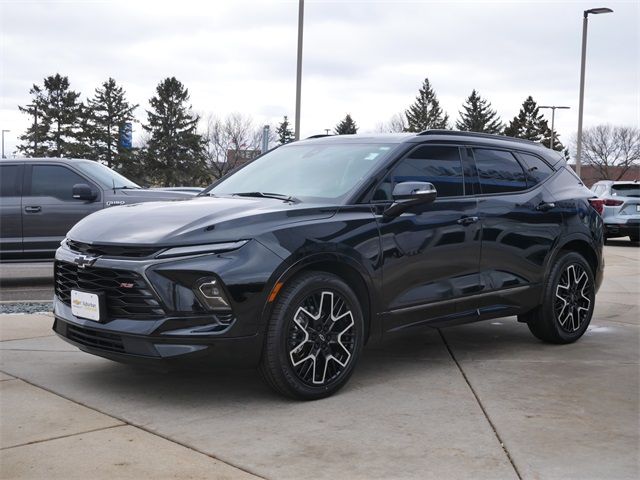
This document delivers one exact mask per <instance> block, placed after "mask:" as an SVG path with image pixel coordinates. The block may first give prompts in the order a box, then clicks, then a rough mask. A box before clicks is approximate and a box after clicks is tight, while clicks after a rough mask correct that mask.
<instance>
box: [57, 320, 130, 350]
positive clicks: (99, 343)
mask: <svg viewBox="0 0 640 480" xmlns="http://www.w3.org/2000/svg"><path fill="white" fill-rule="evenodd" d="M67 338H68V339H69V340H72V341H74V342H76V343H79V344H81V345H86V346H87V347H94V348H99V349H101V350H108V351H110V352H118V353H124V345H123V344H122V339H121V338H120V336H119V335H114V334H113V333H105V332H100V331H98V330H91V329H88V328H82V327H76V326H75V325H67Z"/></svg>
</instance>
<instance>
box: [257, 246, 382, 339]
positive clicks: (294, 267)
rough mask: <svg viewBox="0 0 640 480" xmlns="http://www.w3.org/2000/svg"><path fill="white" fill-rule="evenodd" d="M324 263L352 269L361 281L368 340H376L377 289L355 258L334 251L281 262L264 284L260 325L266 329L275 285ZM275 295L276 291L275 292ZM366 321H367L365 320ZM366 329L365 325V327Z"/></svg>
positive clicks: (377, 324) (368, 274)
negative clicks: (270, 300) (263, 302)
mask: <svg viewBox="0 0 640 480" xmlns="http://www.w3.org/2000/svg"><path fill="white" fill-rule="evenodd" d="M325 262H333V263H339V264H343V265H346V266H347V267H350V268H351V269H353V270H354V271H355V272H356V273H357V274H358V275H359V276H360V278H361V279H362V281H363V282H364V285H365V289H366V295H367V298H368V309H369V315H368V317H369V318H368V328H367V330H368V338H369V340H370V341H373V340H378V339H379V338H380V337H381V333H382V332H381V323H380V322H379V320H378V312H379V311H380V310H379V305H378V303H377V301H376V298H379V295H377V293H379V288H376V283H375V281H374V279H373V278H372V275H371V273H370V272H368V271H367V269H366V268H365V267H364V266H363V265H362V264H361V263H360V262H358V261H357V260H356V259H355V258H353V257H351V256H349V255H345V254H344V253H339V252H335V251H330V252H326V251H325V252H318V253H313V254H310V255H307V256H305V257H302V258H300V259H298V260H296V261H294V262H293V263H291V264H289V265H287V262H286V261H285V262H283V263H282V265H281V267H279V268H278V269H276V271H275V272H274V274H273V275H272V277H271V278H270V279H269V281H268V282H267V284H266V286H265V287H266V288H265V292H269V295H268V296H267V298H266V299H265V304H264V308H263V310H262V315H261V318H262V322H261V323H262V325H263V326H264V328H265V329H266V325H267V324H268V322H269V317H270V315H271V311H272V308H273V302H269V296H270V294H271V293H272V292H274V289H275V287H276V285H277V284H286V283H287V282H288V281H289V280H290V279H291V278H292V277H294V276H295V275H296V274H297V273H299V272H300V271H302V270H304V269H306V268H307V267H309V266H311V265H313V264H318V263H325ZM276 293H277V290H276ZM365 320H367V319H365ZM365 327H367V325H365Z"/></svg>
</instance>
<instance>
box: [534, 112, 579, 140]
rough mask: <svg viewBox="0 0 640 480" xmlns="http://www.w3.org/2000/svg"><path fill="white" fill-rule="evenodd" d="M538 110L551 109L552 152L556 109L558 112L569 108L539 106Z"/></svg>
mask: <svg viewBox="0 0 640 480" xmlns="http://www.w3.org/2000/svg"><path fill="white" fill-rule="evenodd" d="M538 108H550V109H551V144H550V146H551V150H553V140H554V136H555V134H556V132H555V123H556V108H558V109H560V110H569V109H570V108H571V107H560V106H558V105H541V106H540V107H538Z"/></svg>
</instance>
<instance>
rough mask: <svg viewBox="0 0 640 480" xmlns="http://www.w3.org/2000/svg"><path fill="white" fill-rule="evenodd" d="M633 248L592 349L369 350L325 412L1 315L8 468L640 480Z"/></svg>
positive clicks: (451, 342) (606, 288)
mask: <svg viewBox="0 0 640 480" xmlns="http://www.w3.org/2000/svg"><path fill="white" fill-rule="evenodd" d="M627 245H628V244H627V243H626V242H619V243H618V242H616V244H615V245H611V246H607V247H606V262H607V268H606V274H605V283H604V285H603V287H602V289H601V291H600V293H599V295H598V299H597V306H596V312H595V315H594V319H593V321H592V325H591V327H590V329H589V331H588V332H587V334H586V335H585V337H584V338H583V339H581V340H580V341H579V342H577V343H576V344H574V345H568V346H552V345H545V344H543V343H541V342H539V341H537V340H536V339H535V338H534V337H533V336H532V335H531V334H530V333H529V332H528V329H527V328H526V326H525V325H522V324H518V323H517V322H516V321H515V319H513V318H508V319H500V320H495V321H489V322H483V323H478V324H472V325H466V326H461V327H455V328H449V329H444V330H442V331H441V332H439V331H437V330H427V331H424V332H417V333H416V334H414V335H412V336H410V337H404V338H398V339H394V340H392V341H389V342H387V343H384V344H383V345H381V346H378V347H376V348H369V349H366V350H365V355H364V357H363V358H362V359H361V362H360V364H359V365H358V368H357V369H356V372H355V374H354V376H353V377H352V379H351V381H350V382H349V384H348V385H347V386H346V387H345V389H344V390H343V391H341V392H340V393H339V394H338V395H336V396H334V397H332V398H329V399H326V400H322V401H318V402H311V403H299V402H291V401H287V400H284V399H281V398H279V397H277V396H275V395H273V394H272V393H271V392H270V391H269V390H268V389H267V387H265V386H264V385H263V384H262V382H261V381H260V379H259V378H258V376H257V374H256V373H255V372H253V371H231V370H229V371H202V372H177V373H168V374H167V373H157V372H149V371H145V370H140V369H136V368H133V367H129V366H125V365H119V364H116V363H112V362H109V361H107V360H103V359H100V358H97V357H93V356H90V355H87V354H84V353H82V352H79V351H78V350H77V349H75V348H73V347H71V346H69V345H67V344H66V343H64V342H62V341H61V340H59V339H58V338H57V337H55V336H51V332H50V324H51V318H48V317H46V316H35V315H15V316H11V315H4V316H0V337H1V339H2V342H0V349H1V350H0V370H2V371H3V372H4V374H3V376H2V377H0V395H1V397H0V408H1V410H2V419H3V420H2V427H1V430H0V433H1V435H0V443H1V446H2V450H1V451H0V460H1V463H0V464H1V469H2V470H1V472H0V473H1V475H0V476H2V478H56V476H57V477H58V478H63V477H64V478H80V477H82V476H83V474H84V475H85V478H86V476H89V473H91V472H96V471H97V472H102V471H103V468H104V472H108V473H109V475H110V476H111V478H113V477H116V478H120V477H126V476H131V477H133V475H137V476H141V475H146V476H152V475H153V476H154V477H156V478H173V477H174V476H175V478H191V477H193V478H205V477H207V478H236V477H235V476H237V478H246V476H247V475H249V473H248V472H251V473H252V474H255V475H258V476H261V477H265V478H329V477H332V478H345V479H359V478H363V479H364V478H398V479H410V478H420V479H422V478H434V479H435V478H439V479H441V478H446V479H449V478H473V479H478V478H490V479H500V478H511V479H517V478H527V479H529V478H531V479H538V478H541V479H556V478H557V479H566V478H576V479H577V478H580V479H601V478H607V479H626V478H630V479H631V478H633V479H635V478H638V475H639V473H640V466H639V463H638V462H639V449H640V436H639V433H638V432H639V431H640V424H639V419H640V407H639V404H640V390H639V378H640V375H639V373H640V367H639V351H640V321H639V318H640V249H638V248H637V247H632V246H630V245H629V246H627ZM9 376H11V377H15V379H12V378H11V377H9ZM25 397H29V398H30V400H29V401H28V402H27V401H24V402H21V400H20V399H22V398H25ZM54 399H55V400H54ZM72 407H73V408H78V409H79V410H78V414H77V417H76V416H74V417H73V418H74V420H73V421H71V422H69V421H67V420H66V419H68V418H70V417H69V411H70V410H68V409H71V408H72ZM36 411H39V413H38V415H29V414H28V412H36ZM55 412H58V413H55ZM5 418H10V419H11V420H7V421H5V420H4V419H5ZM54 418H57V420H55V419H54ZM47 419H52V420H51V421H48V420H47ZM130 439H133V440H131V441H129V440H130ZM28 442H35V443H28ZM25 443H26V444H25ZM70 452H74V456H76V455H75V454H79V455H77V456H78V457H81V458H82V461H83V462H84V463H83V465H82V466H77V465H76V464H75V463H70V462H68V461H63V460H64V459H68V458H69V455H70ZM179 458H188V459H189V460H188V462H187V463H181V461H179V460H175V459H179ZM163 462H164V463H163ZM185 462H186V461H185ZM118 464H122V465H118ZM190 465H191V466H193V468H192V469H189V468H190V467H189V466H190ZM161 466H162V468H160V467H161ZM88 472H89V473H88ZM218 472H220V473H218ZM73 475H75V476H76V477H73ZM225 475H226V476H227V477H225ZM106 476H107V475H106V474H105V477H106Z"/></svg>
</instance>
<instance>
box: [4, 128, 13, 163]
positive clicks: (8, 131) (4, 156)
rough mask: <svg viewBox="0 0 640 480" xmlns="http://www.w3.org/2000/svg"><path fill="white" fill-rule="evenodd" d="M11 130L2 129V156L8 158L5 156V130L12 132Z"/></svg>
mask: <svg viewBox="0 0 640 480" xmlns="http://www.w3.org/2000/svg"><path fill="white" fill-rule="evenodd" d="M10 131H11V130H2V158H7V157H5V156H4V132H10Z"/></svg>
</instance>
